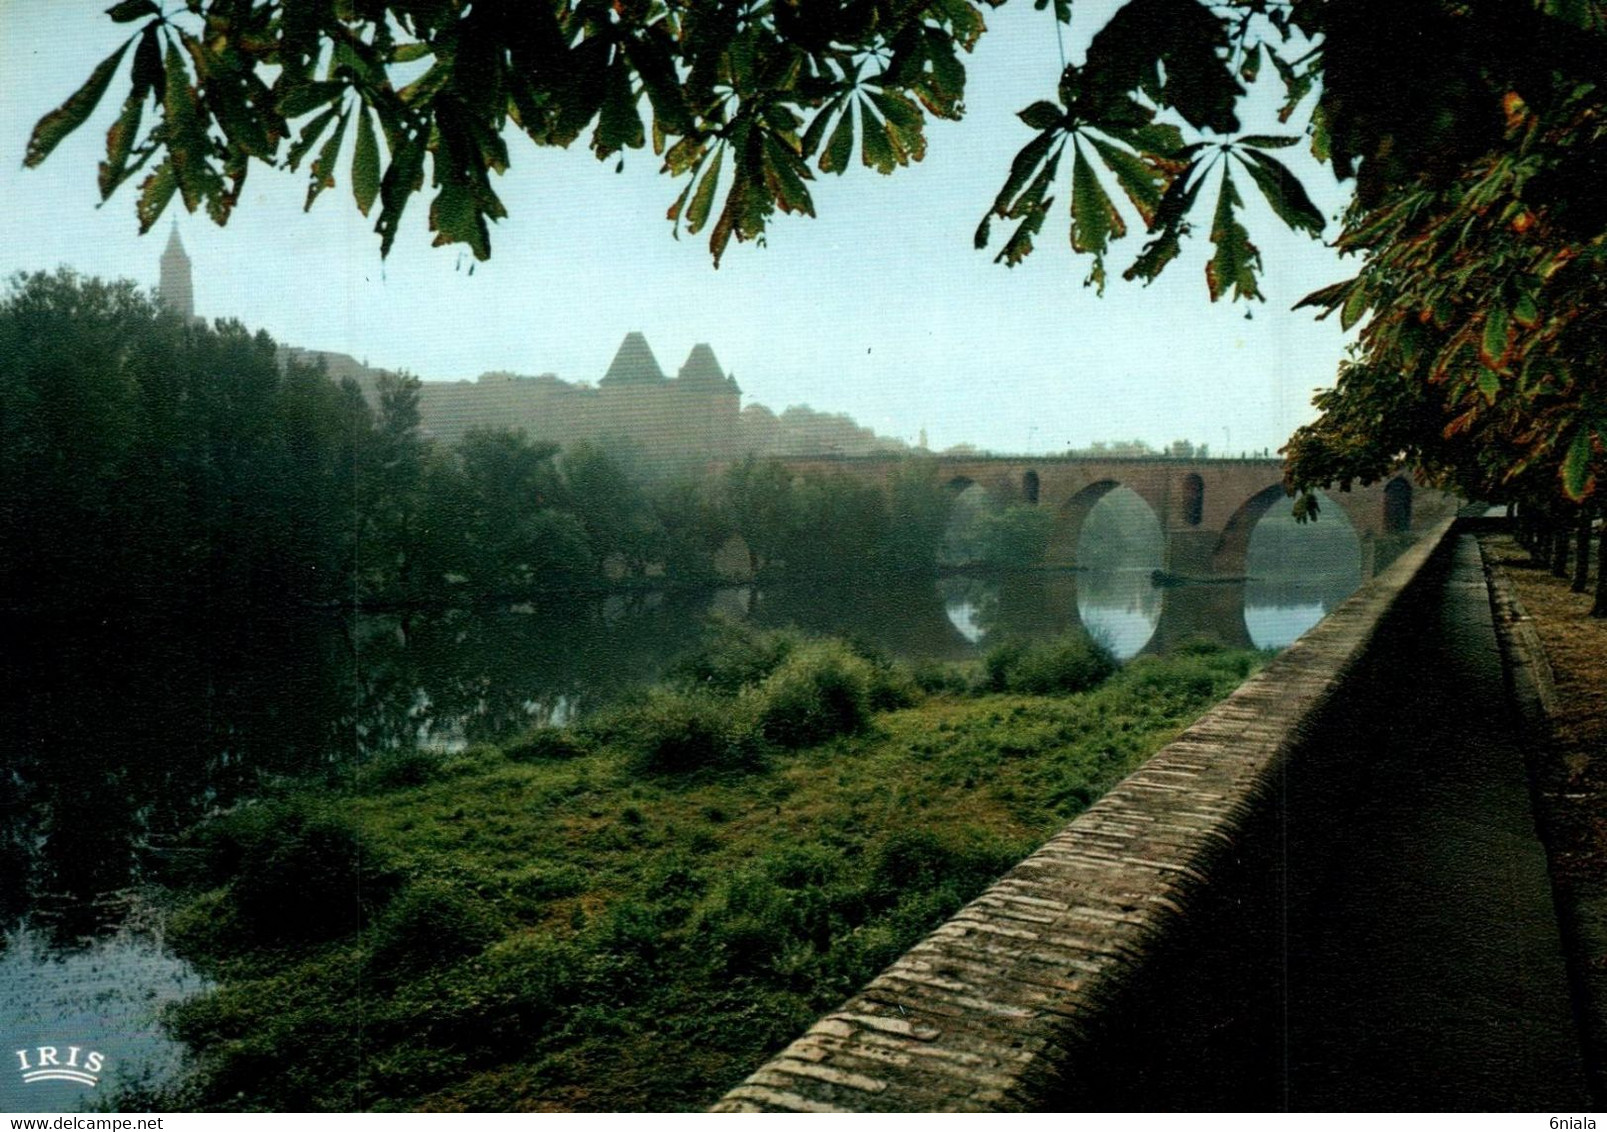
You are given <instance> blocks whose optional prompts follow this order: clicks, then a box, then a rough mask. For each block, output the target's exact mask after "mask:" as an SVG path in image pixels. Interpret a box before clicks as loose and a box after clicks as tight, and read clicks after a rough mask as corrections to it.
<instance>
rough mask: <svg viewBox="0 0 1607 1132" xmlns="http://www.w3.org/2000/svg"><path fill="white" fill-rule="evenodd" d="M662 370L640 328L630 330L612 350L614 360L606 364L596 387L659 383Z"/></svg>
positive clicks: (661, 378) (662, 379)
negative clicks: (617, 346)
mask: <svg viewBox="0 0 1607 1132" xmlns="http://www.w3.org/2000/svg"><path fill="white" fill-rule="evenodd" d="M663 382H664V371H663V370H661V369H659V368H658V359H657V358H655V357H654V356H653V348H652V347H651V346H649V345H648V344H647V338H646V337H645V336H644V335H643V334H642V332H641V331H640V330H632V331H631V332H630V333H629V334H627V335H625V340H624V341H623V342H621V343H620V344H619V349H618V350H616V351H614V360H613V361H612V362H610V363H609V364H608V372H607V373H605V374H603V378H602V380H601V381H599V382H598V383H597V385H598V388H602V387H604V386H610V385H660V384H662V383H663Z"/></svg>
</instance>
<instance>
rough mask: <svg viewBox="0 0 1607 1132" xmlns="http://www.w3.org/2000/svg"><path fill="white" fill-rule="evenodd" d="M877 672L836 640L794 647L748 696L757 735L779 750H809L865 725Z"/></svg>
mask: <svg viewBox="0 0 1607 1132" xmlns="http://www.w3.org/2000/svg"><path fill="white" fill-rule="evenodd" d="M876 682H877V681H876V673H875V671H874V669H873V668H872V667H871V665H870V663H869V662H868V661H866V660H865V659H864V658H863V657H860V656H856V655H855V654H854V653H853V652H852V651H851V650H849V649H848V648H847V647H846V646H845V645H843V644H841V643H840V642H838V641H810V642H808V643H807V644H803V645H800V646H798V647H796V648H795V649H794V650H793V652H792V654H791V655H790V656H788V657H787V659H786V661H784V662H783V663H782V664H781V666H780V667H779V668H777V669H776V670H775V671H774V672H773V673H771V674H770V676H769V678H768V679H766V680H765V682H764V683H763V684H761V685H760V686H759V687H758V689H757V690H756V691H755V693H754V695H753V697H752V698H753V699H754V700H755V701H756V703H757V705H758V706H757V716H758V724H759V731H760V733H761V734H762V735H763V736H764V737H765V739H766V740H768V741H769V742H771V743H774V744H776V745H777V746H779V747H808V746H812V745H814V744H815V743H823V742H825V741H826V740H827V739H830V738H832V737H834V736H837V735H848V734H851V733H853V732H855V731H858V730H859V729H860V728H862V727H863V726H865V724H866V723H867V722H868V721H869V719H870V715H871V711H872V705H871V689H872V687H873V686H874V685H875V684H876Z"/></svg>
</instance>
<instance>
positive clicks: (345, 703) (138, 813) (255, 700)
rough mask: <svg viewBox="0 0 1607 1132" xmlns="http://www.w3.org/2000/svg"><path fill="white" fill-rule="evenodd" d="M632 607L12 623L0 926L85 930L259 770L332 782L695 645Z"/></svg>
mask: <svg viewBox="0 0 1607 1132" xmlns="http://www.w3.org/2000/svg"><path fill="white" fill-rule="evenodd" d="M650 604H652V603H634V604H633V605H632V607H631V608H630V609H629V610H628V611H626V612H624V613H623V614H621V615H620V616H618V617H615V618H613V619H611V620H610V619H607V618H604V617H603V615H602V612H601V609H600V607H599V603H598V602H596V601H595V600H591V599H583V600H579V601H577V602H575V603H573V604H572V605H566V606H554V607H551V608H548V609H544V610H543V611H541V612H539V613H523V614H520V613H506V612H492V613H481V612H470V611H466V610H451V611H443V612H439V613H429V614H414V615H411V616H409V617H408V618H407V619H406V621H405V624H404V622H403V621H402V620H401V619H399V618H397V617H363V618H360V619H357V620H356V621H353V620H352V619H351V618H349V617H343V616H337V615H321V614H317V613H309V612H307V611H301V610H296V611H291V612H286V613H283V614H281V615H280V616H277V617H262V616H257V617H253V618H250V619H249V621H248V620H245V619H242V620H238V621H228V620H222V621H210V620H202V619H191V620H185V619H179V618H171V617H169V618H139V617H132V616H131V617H126V618H122V619H118V620H100V619H87V620H85V621H82V622H75V623H71V624H64V623H62V622H59V621H52V620H47V619H43V618H34V619H26V620H17V619H13V620H12V621H10V622H8V624H7V626H5V627H4V628H5V629H6V631H7V639H8V641H9V642H10V647H9V648H8V649H7V650H6V651H5V654H4V657H3V658H0V684H3V687H4V690H3V692H0V696H3V700H0V702H3V703H4V705H5V706H4V710H5V718H6V719H7V723H8V733H9V738H10V741H11V756H10V758H9V759H8V766H7V768H6V769H7V771H8V777H9V779H10V781H9V782H8V783H7V791H6V803H5V805H4V807H3V809H0V924H3V923H8V922H10V921H12V920H14V919H15V918H16V917H17V916H18V915H20V914H21V913H22V912H24V911H25V910H27V909H28V908H30V907H33V908H35V909H39V908H41V907H42V906H44V905H52V906H54V905H57V904H59V905H60V906H61V907H62V908H64V909H65V908H68V907H76V908H77V909H78V912H79V913H81V917H88V918H89V919H90V920H93V919H94V918H95V916H96V915H97V913H96V911H95V909H94V906H93V901H92V900H91V899H90V898H103V897H104V896H105V895H106V894H109V893H115V892H117V891H118V890H121V889H125V888H127V887H128V886H130V885H131V884H135V883H137V882H139V880H140V879H141V877H142V875H143V870H142V859H143V853H144V848H145V847H146V846H147V845H150V844H156V845H161V844H163V843H164V842H166V841H167V840H168V839H170V838H171V837H172V836H174V835H176V834H177V833H178V832H179V831H180V830H182V829H184V828H185V827H187V826H188V825H190V824H191V823H193V822H194V821H195V819H196V818H197V817H198V816H200V815H201V814H202V813H204V812H205V811H206V810H207V809H209V808H213V807H216V806H227V805H230V804H232V803H233V802H234V801H235V800H237V799H239V798H241V797H248V796H251V795H253V794H256V793H258V792H260V791H261V789H262V788H263V786H264V783H265V782H266V781H269V780H271V779H273V778H275V777H278V776H284V775H305V774H309V773H330V774H341V773H345V772H346V771H347V770H348V769H349V768H350V767H351V766H352V765H353V764H354V762H355V761H356V760H358V759H360V758H362V757H364V756H365V755H368V754H371V753H376V752H380V751H384V750H391V749H396V748H398V747H405V746H408V745H411V744H413V743H415V742H416V741H417V740H418V738H419V736H420V735H421V733H428V731H429V730H430V729H431V725H433V728H434V730H435V731H436V733H437V734H439V733H440V731H442V730H445V731H446V732H447V733H449V734H452V735H454V736H459V737H461V738H462V739H463V740H465V741H468V742H474V741H479V740H489V739H494V738H497V737H498V736H500V735H504V734H506V733H507V732H508V731H510V730H512V729H514V728H517V727H520V726H523V725H525V724H527V723H528V722H529V721H530V720H531V718H532V710H533V709H534V710H535V711H539V710H541V709H542V707H544V706H546V707H550V706H551V705H554V704H556V703H557V702H559V700H560V698H567V701H568V702H569V703H571V704H573V703H583V704H585V703H594V702H597V701H598V700H601V699H606V698H608V697H610V696H613V695H617V694H619V693H620V692H621V691H623V690H624V689H626V688H628V687H631V686H634V685H638V684H642V683H646V682H649V681H651V680H652V679H654V678H656V676H657V675H658V673H659V672H660V671H662V669H663V667H664V665H665V664H666V662H667V659H668V657H669V656H670V655H672V654H673V653H675V652H677V651H680V650H681V649H683V648H685V647H687V645H688V644H689V643H690V642H691V641H692V640H693V639H694V637H695V635H696V633H697V631H698V614H699V613H700V612H701V604H696V603H694V605H693V606H692V607H688V605H687V603H686V601H684V600H683V601H674V600H667V599H666V600H661V601H659V602H658V603H656V605H652V607H651V608H649V607H648V606H649V605H650ZM58 898H59V899H58ZM106 918H107V919H108V920H110V919H115V914H114V913H113V912H112V911H108V913H107V917H106ZM90 926H93V925H92V924H91V923H88V922H74V923H72V924H70V925H64V926H63V930H64V931H65V930H68V929H69V928H70V929H71V931H72V932H76V931H79V930H83V929H85V928H87V927H90Z"/></svg>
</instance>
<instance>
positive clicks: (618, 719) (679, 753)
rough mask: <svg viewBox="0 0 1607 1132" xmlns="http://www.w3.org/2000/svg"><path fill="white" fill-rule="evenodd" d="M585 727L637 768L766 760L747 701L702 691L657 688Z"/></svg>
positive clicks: (688, 768)
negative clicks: (618, 750)
mask: <svg viewBox="0 0 1607 1132" xmlns="http://www.w3.org/2000/svg"><path fill="white" fill-rule="evenodd" d="M587 730H588V731H589V732H592V733H595V734H599V735H601V736H602V737H604V739H605V741H607V742H611V743H615V744H617V745H618V746H620V747H622V748H623V749H624V750H625V751H626V752H627V753H628V754H629V756H630V758H631V761H632V763H633V764H634V765H635V766H636V767H637V769H639V770H641V771H644V772H647V773H650V774H685V773H689V772H692V771H698V770H742V769H751V768H753V767H756V766H758V765H759V764H760V762H762V760H763V745H762V743H761V742H760V737H759V734H758V731H757V729H756V727H755V725H754V720H753V716H752V712H751V711H750V710H748V707H747V705H746V703H745V702H744V701H743V700H741V699H737V698H732V697H720V696H713V695H709V694H707V693H704V692H675V691H669V690H666V689H663V688H655V689H653V690H652V691H650V692H649V693H648V695H647V698H646V699H645V700H643V701H642V702H641V703H639V704H636V705H634V706H631V707H625V708H620V709H617V710H615V711H613V712H610V713H609V714H608V715H607V716H605V717H603V718H601V719H599V720H596V721H595V722H593V723H592V724H590V725H588V728H587Z"/></svg>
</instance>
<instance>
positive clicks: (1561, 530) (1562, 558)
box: [1551, 522, 1568, 578]
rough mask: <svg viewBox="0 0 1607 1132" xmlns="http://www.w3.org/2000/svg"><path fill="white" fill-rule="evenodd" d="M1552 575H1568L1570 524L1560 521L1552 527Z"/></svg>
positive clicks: (1562, 576) (1560, 576)
mask: <svg viewBox="0 0 1607 1132" xmlns="http://www.w3.org/2000/svg"><path fill="white" fill-rule="evenodd" d="M1551 576H1552V577H1554V578H1566V577H1567V576H1568V525H1567V523H1565V522H1558V523H1557V525H1556V526H1555V527H1553V528H1552V529H1551Z"/></svg>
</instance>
